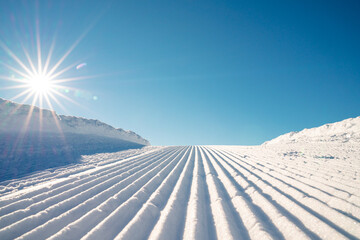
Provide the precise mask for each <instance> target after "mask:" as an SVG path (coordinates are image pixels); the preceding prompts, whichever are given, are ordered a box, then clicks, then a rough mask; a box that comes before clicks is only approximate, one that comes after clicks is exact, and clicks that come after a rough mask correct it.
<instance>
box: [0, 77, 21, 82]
mask: <svg viewBox="0 0 360 240" xmlns="http://www.w3.org/2000/svg"><path fill="white" fill-rule="evenodd" d="M0 79H3V80H7V81H12V82H18V83H27V81H26V80H24V79H20V78H15V77H8V76H0Z"/></svg>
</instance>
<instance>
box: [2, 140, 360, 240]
mask: <svg viewBox="0 0 360 240" xmlns="http://www.w3.org/2000/svg"><path fill="white" fill-rule="evenodd" d="M359 149H360V148H359V145H356V144H355V145H351V144H333V145H332V144H329V143H328V144H320V143H319V144H315V145H314V144H308V145H277V146H254V147H239V146H188V147H146V148H144V149H141V150H129V151H124V152H119V153H111V154H97V155H92V156H88V157H85V158H84V161H83V163H81V164H77V165H73V166H68V167H66V168H60V169H56V170H54V171H43V172H39V173H36V174H34V175H31V176H28V177H26V178H22V179H18V180H12V181H8V182H3V183H2V186H1V187H0V194H1V195H0V239H3V240H5V239H15V238H17V239H36V240H39V239H45V238H49V239H103V240H105V239H129V240H130V239H131V240H135V239H147V238H149V239H166V240H168V239H236V240H238V239H358V238H360V221H359V219H360V190H359V189H360V179H359V174H360V172H359V169H360V167H359V166H360V161H359V159H360V157H359V156H360V150H359Z"/></svg>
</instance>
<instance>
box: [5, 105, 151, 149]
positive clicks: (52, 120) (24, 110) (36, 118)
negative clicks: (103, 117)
mask: <svg viewBox="0 0 360 240" xmlns="http://www.w3.org/2000/svg"><path fill="white" fill-rule="evenodd" d="M31 108H33V110H32V115H31V117H30V118H29V120H28V122H29V124H28V126H27V127H25V123H26V122H27V118H28V114H29V110H30V109H31ZM0 112H1V114H0V131H1V132H22V131H34V132H44V133H58V132H60V131H61V132H64V133H72V134H87V135H96V136H102V137H108V138H115V139H121V140H125V141H129V142H134V143H138V144H142V145H150V143H149V141H147V140H145V139H143V138H142V137H140V136H139V135H137V134H136V133H134V132H132V131H125V130H123V129H121V128H117V129H116V128H114V127H112V126H110V125H108V124H105V123H103V122H101V121H99V120H93V119H86V118H81V117H74V116H65V115H57V114H56V113H55V112H54V111H50V110H46V109H40V108H38V107H33V106H30V105H26V104H24V105H23V104H18V103H15V102H11V101H8V100H5V99H2V98H0ZM40 119H41V121H40ZM59 129H61V130H59Z"/></svg>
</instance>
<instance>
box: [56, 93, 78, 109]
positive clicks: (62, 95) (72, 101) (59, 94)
mask: <svg viewBox="0 0 360 240" xmlns="http://www.w3.org/2000/svg"><path fill="white" fill-rule="evenodd" d="M51 92H52V93H55V94H56V95H58V96H60V97H62V98H64V99H66V100H68V101H69V102H71V103H73V104H76V105H77V106H80V107H82V105H81V104H79V103H78V102H76V101H74V100H72V99H71V98H69V97H67V96H65V95H64V94H62V93H59V92H58V91H56V90H54V89H51Z"/></svg>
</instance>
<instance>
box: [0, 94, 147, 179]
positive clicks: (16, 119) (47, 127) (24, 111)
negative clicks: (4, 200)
mask: <svg viewBox="0 0 360 240" xmlns="http://www.w3.org/2000/svg"><path fill="white" fill-rule="evenodd" d="M29 113H31V114H29ZM149 144H150V143H149V142H148V141H147V140H145V139H143V138H141V137H140V136H139V135H137V134H136V133H134V132H132V131H125V130H123V129H120V128H118V129H115V128H113V127H112V126H109V125H107V124H105V123H102V122H100V121H98V120H91V119H85V118H80V117H72V116H63V115H57V114H56V113H55V112H53V111H50V110H45V109H40V108H37V107H33V106H29V105H21V104H17V103H14V102H11V101H6V100H4V99H1V98H0V149H1V152H0V181H2V180H7V179H11V178H14V177H20V176H24V175H26V174H29V173H32V172H36V171H38V170H44V169H48V168H54V167H59V166H64V165H68V164H74V163H78V162H79V161H80V160H81V156H82V155H88V154H94V153H104V152H117V151H120V150H125V149H133V148H141V147H143V146H148V145H149Z"/></svg>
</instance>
